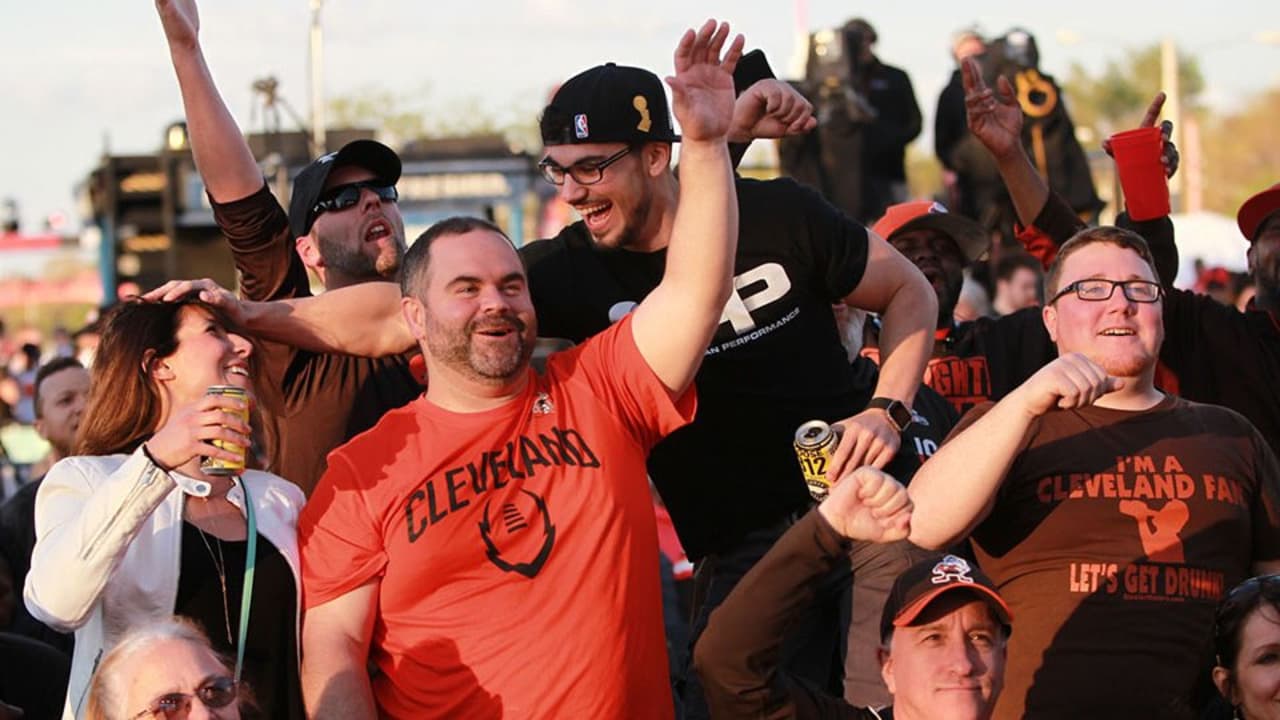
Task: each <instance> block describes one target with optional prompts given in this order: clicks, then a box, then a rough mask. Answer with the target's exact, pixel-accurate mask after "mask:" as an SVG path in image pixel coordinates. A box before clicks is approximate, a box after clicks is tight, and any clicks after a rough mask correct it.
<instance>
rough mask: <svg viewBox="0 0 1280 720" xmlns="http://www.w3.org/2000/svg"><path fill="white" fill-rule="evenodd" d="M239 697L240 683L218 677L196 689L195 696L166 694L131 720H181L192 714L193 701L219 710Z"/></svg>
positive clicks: (153, 701) (130, 719)
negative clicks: (196, 700)
mask: <svg viewBox="0 0 1280 720" xmlns="http://www.w3.org/2000/svg"><path fill="white" fill-rule="evenodd" d="M238 697H239V683H237V682H236V681H235V680H232V679H231V678H229V677H225V676H223V677H217V678H214V679H212V680H210V681H209V682H207V683H205V684H203V685H201V686H200V687H198V688H196V692H195V694H194V695H190V694H187V693H176V692H175V693H165V694H164V695H161V696H160V697H158V698H156V699H155V700H152V701H151V704H150V705H148V706H147V709H146V710H143V711H142V712H140V713H138V714H137V715H133V716H131V717H130V718H129V720H138V718H144V717H147V716H150V717H151V718H153V720H179V719H180V718H185V717H186V716H187V713H189V712H191V701H192V700H195V699H198V700H200V703H201V704H202V705H204V706H205V707H207V708H210V709H217V708H222V707H226V706H228V705H230V704H231V703H233V702H235V701H236V699H237V698H238Z"/></svg>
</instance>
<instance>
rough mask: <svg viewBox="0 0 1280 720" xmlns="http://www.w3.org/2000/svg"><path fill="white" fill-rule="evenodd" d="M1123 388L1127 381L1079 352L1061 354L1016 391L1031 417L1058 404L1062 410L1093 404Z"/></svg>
mask: <svg viewBox="0 0 1280 720" xmlns="http://www.w3.org/2000/svg"><path fill="white" fill-rule="evenodd" d="M1122 387H1124V381H1123V380H1121V379H1119V378H1115V377H1112V376H1110V375H1108V374H1107V371H1106V370H1103V369H1102V367H1101V366H1100V365H1098V364H1097V363H1095V362H1094V361H1092V360H1090V359H1089V358H1087V357H1085V356H1084V355H1082V354H1080V353H1067V354H1066V355H1060V356H1059V357H1058V358H1057V359H1055V360H1054V361H1053V362H1051V363H1049V364H1048V365H1045V366H1044V367H1042V368H1040V370H1039V371H1037V372H1036V374H1035V375H1032V376H1031V377H1030V378H1029V379H1028V380H1027V381H1026V382H1025V383H1023V384H1022V385H1020V386H1018V389H1017V390H1015V391H1014V392H1013V393H1011V395H1013V394H1016V395H1018V396H1019V397H1021V399H1022V401H1023V402H1024V403H1025V409H1026V411H1027V413H1028V414H1029V415H1031V416H1032V417H1038V416H1040V415H1043V414H1045V413H1046V412H1049V410H1051V409H1053V408H1055V407H1057V408H1061V409H1063V410H1069V409H1071V408H1077V407H1084V406H1086V405H1092V404H1093V403H1095V402H1097V401H1098V398H1100V397H1102V396H1103V395H1106V394H1107V393H1111V392H1115V391H1116V390H1119V389H1120V388H1122Z"/></svg>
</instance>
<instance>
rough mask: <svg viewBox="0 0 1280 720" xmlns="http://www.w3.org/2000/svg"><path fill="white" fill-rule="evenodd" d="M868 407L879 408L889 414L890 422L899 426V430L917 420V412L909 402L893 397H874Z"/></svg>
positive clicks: (904, 428) (903, 429)
mask: <svg viewBox="0 0 1280 720" xmlns="http://www.w3.org/2000/svg"><path fill="white" fill-rule="evenodd" d="M867 407H868V408H879V409H881V410H884V411H885V413H887V414H888V415H889V422H891V423H893V425H894V427H896V428H898V432H903V431H905V430H906V429H907V428H909V427H911V423H913V422H915V421H916V414H915V412H914V411H912V410H911V408H909V407H907V404H906V403H904V402H902V401H901V400H894V399H893V398H886V397H874V398H871V401H870V402H868V403H867Z"/></svg>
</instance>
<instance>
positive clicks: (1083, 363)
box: [910, 228, 1280, 719]
mask: <svg viewBox="0 0 1280 720" xmlns="http://www.w3.org/2000/svg"><path fill="white" fill-rule="evenodd" d="M1046 290H1047V296H1048V297H1049V298H1051V300H1050V301H1049V302H1048V303H1047V304H1046V306H1045V309H1044V311H1043V318H1044V322H1045V326H1046V328H1047V329H1048V331H1049V333H1050V335H1051V336H1052V337H1053V339H1054V341H1055V342H1056V343H1057V345H1058V350H1059V353H1060V357H1059V358H1058V359H1057V360H1055V361H1054V362H1052V363H1050V364H1048V365H1046V366H1045V367H1044V368H1043V369H1041V370H1040V371H1039V372H1038V373H1036V374H1035V375H1034V376H1032V377H1031V378H1030V379H1029V380H1028V381H1027V382H1025V383H1023V384H1022V385H1021V386H1019V387H1018V388H1017V389H1016V390H1014V391H1013V392H1011V393H1010V394H1009V395H1008V396H1006V397H1005V398H1004V399H1003V400H1001V401H1000V402H999V403H996V404H995V405H990V404H987V405H983V406H979V407H978V408H976V409H975V410H974V411H973V412H971V413H969V414H968V415H967V416H965V418H964V419H963V420H962V421H961V424H960V426H959V427H957V429H956V430H955V432H954V433H953V434H952V436H951V438H950V439H949V440H948V442H947V443H946V444H945V445H943V447H942V448H941V449H940V450H939V451H938V452H937V453H936V454H935V455H934V456H933V457H932V458H931V459H930V460H929V461H928V462H926V463H925V465H924V466H923V467H922V468H921V469H920V471H919V473H918V474H917V475H916V477H915V478H914V479H913V481H912V484H911V489H910V492H911V495H912V498H913V499H914V501H915V504H916V509H915V515H914V517H913V520H912V533H911V540H912V541H914V542H916V543H918V544H920V545H922V546H925V547H944V546H947V545H949V544H951V543H952V542H954V541H956V540H959V539H962V538H964V537H965V536H966V535H970V534H972V539H973V541H974V548H975V550H976V553H977V556H978V560H979V562H980V564H981V565H982V567H983V569H984V570H985V571H986V572H987V574H988V575H990V576H991V578H992V580H994V581H995V583H996V584H997V586H999V589H1000V593H1001V595H1003V596H1004V597H1005V599H1006V600H1007V601H1008V602H1009V606H1010V608H1011V609H1012V610H1013V613H1014V614H1015V615H1016V616H1018V618H1019V620H1020V621H1021V622H1020V623H1019V626H1018V627H1019V629H1018V632H1017V633H1014V635H1013V636H1012V637H1011V638H1010V641H1009V664H1008V672H1007V674H1006V678H1005V689H1004V692H1003V693H1002V694H1001V696H1000V699H999V702H998V704H997V706H996V712H995V717H996V718H1002V719H1003V718H1022V717H1028V718H1080V717H1090V718H1096V717H1144V718H1145V717H1160V718H1188V717H1194V716H1195V715H1196V714H1197V712H1198V710H1199V708H1198V707H1197V705H1198V700H1197V698H1196V697H1195V694H1194V692H1195V689H1196V687H1197V684H1198V683H1199V682H1200V681H1201V679H1202V678H1203V677H1205V675H1204V673H1205V672H1206V671H1207V669H1208V667H1209V665H1208V663H1209V662H1210V661H1211V660H1212V654H1211V651H1210V649H1209V642H1208V640H1209V637H1210V635H1211V627H1212V622H1213V620H1212V618H1213V611H1214V607H1215V605H1216V604H1217V602H1218V601H1219V600H1220V599H1221V598H1222V596H1223V594H1224V592H1225V591H1226V589H1227V588H1230V587H1232V586H1233V585H1234V584H1235V583H1237V582H1239V581H1240V580H1241V579H1243V578H1245V577H1248V576H1250V575H1252V574H1254V573H1257V572H1271V571H1275V570H1276V569H1278V568H1280V467H1278V463H1277V461H1276V458H1275V456H1274V455H1273V454H1272V451H1271V450H1270V448H1269V447H1268V445H1267V443H1266V442H1265V441H1264V439H1263V438H1262V436H1261V434H1260V433H1259V432H1258V431H1257V430H1256V429H1254V427H1253V426H1252V425H1251V424H1250V423H1249V422H1248V421H1247V420H1245V419H1244V418H1243V417H1242V416H1240V415H1238V414H1237V413H1235V412H1233V411H1231V410H1227V409H1225V408H1221V407H1217V406H1213V405H1201V404H1197V403H1191V402H1188V401H1185V400H1181V399H1179V398H1175V397H1171V396H1165V395H1163V394H1161V393H1160V392H1159V391H1157V390H1156V389H1155V387H1154V384H1153V377H1154V373H1155V365H1156V359H1157V358H1158V357H1159V353H1160V344H1161V341H1162V340H1163V330H1162V327H1163V326H1162V317H1161V314H1162V300H1163V291H1162V289H1161V287H1160V285H1159V283H1158V281H1157V279H1156V273H1155V270H1154V267H1153V266H1152V261H1151V256H1150V253H1149V252H1148V251H1147V248H1146V244H1145V243H1144V242H1143V241H1142V239H1141V238H1139V237H1138V236H1137V235H1134V234H1132V233H1129V232H1127V231H1124V230H1119V229H1116V228H1096V229H1092V230H1087V231H1084V232H1082V233H1080V234H1079V235H1077V236H1076V237H1075V238H1073V239H1072V240H1071V241H1069V242H1068V243H1067V244H1065V245H1064V246H1063V247H1062V250H1061V251H1060V253H1059V255H1058V257H1057V260H1056V261H1055V263H1054V266H1053V267H1052V268H1051V269H1050V273H1049V276H1048V278H1047V280H1046Z"/></svg>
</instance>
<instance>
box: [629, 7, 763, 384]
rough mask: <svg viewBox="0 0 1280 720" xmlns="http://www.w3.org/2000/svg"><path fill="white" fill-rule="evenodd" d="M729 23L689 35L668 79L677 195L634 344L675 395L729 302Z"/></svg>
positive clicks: (736, 46)
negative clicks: (675, 129)
mask: <svg viewBox="0 0 1280 720" xmlns="http://www.w3.org/2000/svg"><path fill="white" fill-rule="evenodd" d="M728 37H729V26H728V24H724V23H722V24H719V25H717V24H716V22H715V21H713V20H708V21H707V22H706V23H705V24H704V25H703V26H702V28H700V29H699V30H698V32H696V33H695V32H694V31H692V30H689V31H687V32H686V33H685V34H684V36H683V37H682V38H680V44H679V45H678V46H677V47H676V52H675V75H674V76H673V77H668V78H667V84H668V85H670V86H671V90H672V96H673V99H674V108H675V115H676V119H677V120H679V122H680V128H681V132H682V134H683V139H682V144H681V149H680V196H679V205H678V208H677V210H676V217H675V221H674V225H673V227H672V231H671V242H670V245H669V246H668V248H667V265H666V271H665V272H664V273H663V276H662V281H661V282H660V283H658V286H657V287H656V288H654V290H653V292H651V293H649V295H648V297H646V298H645V299H644V301H643V302H641V303H640V306H639V307H638V308H636V310H635V317H634V319H633V320H632V323H633V325H632V328H633V330H632V331H633V333H634V334H635V341H636V346H637V347H638V348H639V350H640V354H641V355H642V356H643V357H644V359H645V361H646V362H647V363H648V364H649V367H650V368H651V369H652V370H653V371H654V373H655V374H656V375H657V376H658V378H659V379H660V380H662V382H663V384H664V385H666V386H667V389H668V390H670V391H671V392H672V393H673V394H676V395H679V394H682V393H683V392H684V391H685V389H686V388H687V387H688V386H689V383H690V382H692V381H693V376H694V374H695V373H696V372H697V371H698V367H699V365H700V364H701V362H702V355H703V353H704V352H706V349H707V345H708V344H709V343H710V342H711V336H712V334H713V333H714V332H715V329H716V326H717V324H718V323H719V322H720V315H721V312H722V310H723V309H724V304H725V302H726V301H727V300H728V299H729V289H730V282H731V277H732V271H733V258H734V253H735V252H736V250H737V246H738V207H737V195H736V192H735V189H734V185H733V171H732V168H731V167H730V164H729V148H728V145H726V143H725V136H726V134H727V133H728V130H729V124H730V121H731V119H732V117H733V106H734V97H733V68H734V65H735V64H736V63H737V61H738V57H739V56H740V55H741V54H742V43H743V40H742V36H738V37H737V38H735V39H734V41H733V43H732V44H731V45H730V46H729V49H728V51H727V52H725V54H724V58H723V59H721V57H720V53H721V50H722V49H723V48H724V45H725V41H726V40H727V39H728Z"/></svg>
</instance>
